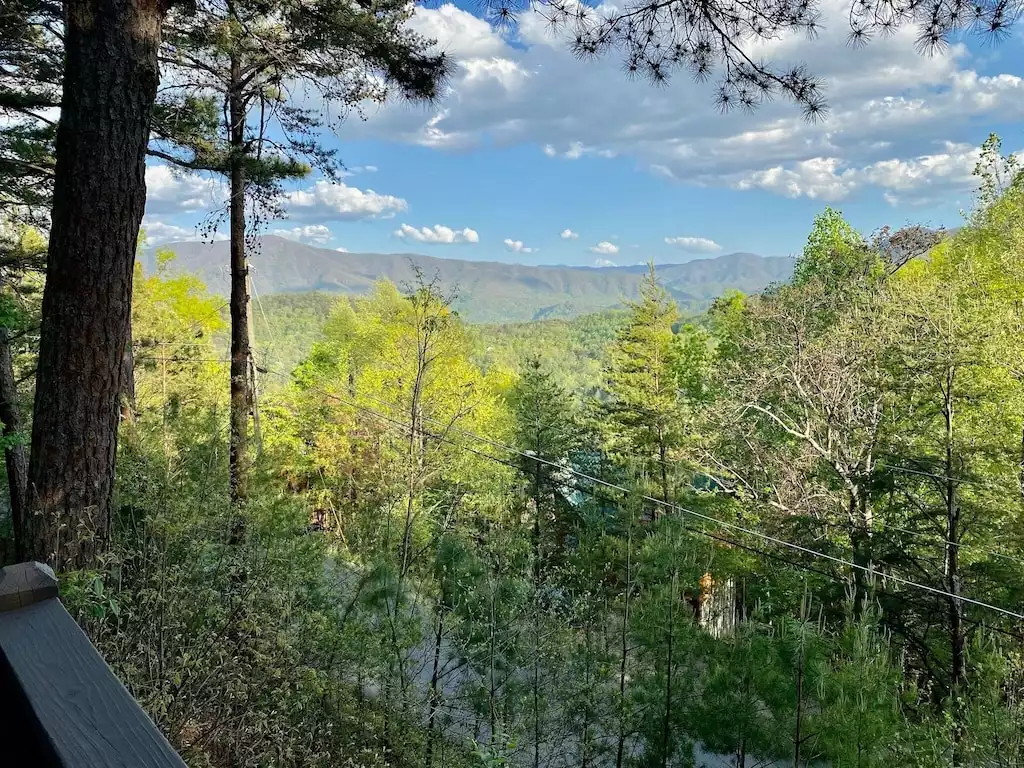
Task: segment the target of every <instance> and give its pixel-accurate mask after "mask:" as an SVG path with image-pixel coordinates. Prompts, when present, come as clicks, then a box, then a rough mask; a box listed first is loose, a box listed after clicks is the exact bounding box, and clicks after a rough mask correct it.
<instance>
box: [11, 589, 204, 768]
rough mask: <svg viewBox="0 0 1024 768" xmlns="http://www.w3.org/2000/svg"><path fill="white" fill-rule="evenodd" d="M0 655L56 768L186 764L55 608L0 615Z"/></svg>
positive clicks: (42, 605) (56, 604) (45, 605)
mask: <svg viewBox="0 0 1024 768" xmlns="http://www.w3.org/2000/svg"><path fill="white" fill-rule="evenodd" d="M0 652H2V654H3V656H4V657H5V660H6V662H7V664H8V665H9V667H10V669H11V670H12V672H13V674H14V676H15V678H16V679H17V681H18V684H19V686H20V687H21V689H22V690H23V691H24V694H25V698H26V700H27V701H28V704H29V706H30V707H31V708H32V710H33V712H34V714H35V716H36V719H37V720H38V722H39V724H40V726H41V727H42V729H43V730H44V731H45V733H46V735H47V737H48V738H49V740H50V742H51V744H52V746H53V751H54V753H55V754H56V755H57V757H58V758H59V760H60V761H61V764H62V765H63V766H66V767H67V768H72V767H73V768H120V767H121V766H124V768H128V766H132V768H165V767H166V768H182V767H183V766H184V765H185V763H184V762H183V761H182V759H181V758H180V757H179V756H178V755H177V754H176V753H175V751H174V750H173V749H172V748H171V745H170V744H169V743H168V742H167V739H165V738H164V736H163V734H161V733H160V731H159V730H158V729H157V727H156V726H155V725H154V724H153V721H152V720H150V719H149V716H148V715H146V713H145V712H144V711H143V710H142V708H141V707H140V706H139V704H138V702H136V701H135V699H133V698H132V696H131V695H130V694H129V693H128V691H127V690H126V689H125V687H124V686H123V685H122V684H121V681H120V680H118V679H117V677H116V676H115V675H114V673H113V672H112V671H111V670H110V667H108V666H107V664H106V662H104V661H103V659H102V658H101V657H100V655H99V653H98V652H97V651H96V649H95V648H94V647H93V646H92V643H90V642H89V639H88V638H87V637H86V636H85V634H84V633H83V632H82V630H81V629H80V628H79V626H78V624H76V623H75V620H74V619H72V618H71V616H70V615H69V614H68V612H67V611H66V610H65V609H64V606H63V605H61V604H60V601H58V600H56V599H49V600H44V601H43V602H37V603H34V604H32V605H29V606H27V607H24V608H19V609H17V610H9V611H4V612H0ZM0 762H2V760H0Z"/></svg>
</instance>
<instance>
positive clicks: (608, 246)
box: [590, 240, 619, 256]
mask: <svg viewBox="0 0 1024 768" xmlns="http://www.w3.org/2000/svg"><path fill="white" fill-rule="evenodd" d="M590 252H591V253H600V254H604V255H605V256H614V255H615V254H616V253H618V252H619V246H617V245H616V244H615V243H609V242H608V241H607V240H602V241H601V242H600V243H598V244H597V245H592V246H590Z"/></svg>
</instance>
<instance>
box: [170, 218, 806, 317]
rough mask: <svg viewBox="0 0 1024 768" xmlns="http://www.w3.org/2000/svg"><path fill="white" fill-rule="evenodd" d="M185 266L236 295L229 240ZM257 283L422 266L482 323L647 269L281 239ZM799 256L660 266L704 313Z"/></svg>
mask: <svg viewBox="0 0 1024 768" xmlns="http://www.w3.org/2000/svg"><path fill="white" fill-rule="evenodd" d="M167 248H169V249H170V250H173V251H174V252H175V253H176V254H177V259H176V261H175V265H176V267H175V268H176V269H178V270H181V271H188V272H195V273H198V274H199V275H200V276H202V278H203V279H204V280H205V281H206V283H207V285H209V286H210V288H211V290H213V291H215V292H218V293H227V291H228V280H227V264H228V244H227V243H226V242H223V241H221V242H215V243H195V242H183V243H172V244H170V245H168V246H167ZM250 263H251V264H252V275H253V285H254V286H255V289H256V292H257V293H260V294H264V295H266V294H271V293H302V292H307V291H324V292H329V293H354V294H362V293H366V292H368V291H369V290H370V289H371V288H372V287H373V284H374V283H375V282H376V281H377V280H380V279H381V278H387V279H388V280H391V281H392V282H394V283H396V284H398V285H403V284H408V283H410V282H412V281H413V280H415V272H414V268H413V264H415V265H416V267H418V268H419V269H421V270H422V272H423V274H424V275H425V277H426V278H427V279H430V278H432V277H434V276H436V277H437V278H438V280H439V281H440V283H441V285H442V286H444V287H445V288H449V289H450V288H452V287H456V286H457V287H458V299H457V300H456V302H455V303H456V306H457V308H458V309H459V311H460V312H462V314H463V315H464V316H465V317H466V318H467V319H468V320H470V321H473V322H512V321H525V320H538V319H544V318H554V317H573V316H576V315H580V314H584V313H586V312H594V311H598V310H601V309H606V308H609V307H614V306H617V305H619V304H621V303H622V301H623V299H633V298H636V296H637V289H638V287H639V285H640V280H641V279H642V277H643V273H644V271H645V270H646V267H644V266H642V265H639V266H628V267H570V266H526V265H523V264H507V263H503V262H493V261H462V260H459V259H439V258H434V257H431V256H422V255H419V254H411V253H342V252H339V251H334V250H330V249H327V248H315V247H313V246H310V245H304V244H302V243H297V242H294V241H292V240H286V239H284V238H280V237H275V236H271V235H268V236H265V237H261V238H260V239H259V242H258V243H257V244H256V247H254V248H253V249H251V251H250ZM792 269H793V260H792V259H789V258H778V257H763V256H757V255H755V254H752V253H730V254H726V255H723V256H718V257H716V258H713V259H697V260H694V261H689V262H686V263H684V264H666V265H659V266H658V274H659V276H660V277H661V278H662V280H663V281H664V283H665V286H666V287H667V288H668V289H669V291H671V292H672V294H673V296H674V297H675V298H676V300H677V301H678V302H679V303H680V304H681V305H683V306H684V308H688V309H694V310H699V309H703V308H705V307H706V306H707V305H708V304H709V303H710V301H711V300H712V299H714V298H715V297H716V296H719V295H721V293H722V292H723V291H725V290H728V289H738V290H741V291H744V292H747V293H749V292H753V291H759V290H761V289H762V288H764V287H765V286H766V285H768V284H769V283H771V282H775V281H779V280H785V279H787V278H788V277H789V276H790V274H791V272H792Z"/></svg>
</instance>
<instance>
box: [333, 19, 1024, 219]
mask: <svg viewBox="0 0 1024 768" xmlns="http://www.w3.org/2000/svg"><path fill="white" fill-rule="evenodd" d="M820 6H821V10H822V14H823V18H822V28H821V34H820V36H819V37H818V39H816V40H807V39H805V38H804V37H803V36H800V35H796V34H793V35H783V36H781V37H780V38H778V39H776V40H772V41H768V42H764V43H761V44H757V45H750V46H748V49H747V53H748V54H749V55H750V56H751V57H752V58H754V59H758V58H762V57H764V58H766V59H768V60H771V61H776V62H779V63H781V64H785V63H787V62H793V61H800V62H804V63H806V65H807V67H808V69H809V71H811V72H812V73H814V74H815V75H818V76H820V77H821V78H823V79H824V80H825V81H826V83H827V86H828V89H827V97H828V100H829V106H830V114H829V117H828V119H827V120H825V121H823V122H821V123H818V124H810V123H807V122H805V121H804V120H803V119H802V118H801V115H800V111H799V109H798V108H797V107H796V106H794V105H793V104H792V103H790V102H787V101H786V100H784V99H778V100H775V101H772V102H769V103H766V104H765V105H763V106H762V107H761V108H760V109H758V110H757V111H756V112H755V113H754V114H752V115H744V114H732V115H726V116H722V115H720V114H718V113H717V111H716V110H715V108H714V104H713V96H714V88H713V86H712V84H707V83H705V84H700V83H694V82H693V81H692V80H691V79H690V78H688V77H687V75H686V73H684V72H680V73H677V75H676V76H675V77H674V78H673V79H672V81H671V82H670V83H669V85H668V86H667V87H665V88H661V89H653V88H650V87H647V86H646V85H643V84H637V83H630V82H627V80H626V78H624V77H623V76H622V73H621V70H620V67H621V61H619V60H618V59H616V57H615V56H614V55H612V56H609V57H607V58H602V59H599V60H596V61H585V62H580V61H577V60H576V59H575V58H574V56H573V55H572V53H571V51H570V50H569V46H567V45H566V41H565V40H564V39H561V38H559V36H558V35H557V34H552V33H551V32H550V30H549V29H548V28H547V25H545V24H544V23H543V20H542V19H540V18H539V17H538V15H537V14H524V16H523V17H522V19H521V21H520V24H519V25H518V27H517V32H516V35H515V38H514V40H513V39H511V38H510V37H507V36H503V35H502V34H501V33H499V32H497V31H495V30H494V29H492V28H491V27H489V26H488V25H487V24H486V23H485V22H483V21H482V20H481V19H479V18H477V17H475V16H473V15H472V14H471V13H469V12H468V11H464V10H461V9H459V8H457V7H455V6H454V5H451V4H445V5H442V6H440V7H439V8H425V7H418V8H417V10H416V12H415V14H414V17H413V19H412V20H411V22H410V24H411V26H412V27H413V28H415V29H416V30H417V31H420V32H422V33H424V34H425V35H427V36H430V37H433V38H436V39H438V40H439V46H440V47H447V49H448V50H450V51H452V52H453V54H455V56H456V58H457V59H458V60H459V65H458V68H457V71H456V72H455V73H454V75H453V77H452V79H451V82H450V85H449V87H448V89H447V92H446V95H445V96H444V97H443V98H442V99H441V100H440V104H439V106H438V107H437V108H435V110H434V111H432V112H427V113H426V114H423V113H422V112H418V111H416V110H409V109H404V108H402V107H400V106H397V105H388V106H384V107H382V108H381V109H379V110H377V112H376V114H375V115H374V114H373V111H374V110H373V109H372V108H371V109H370V113H371V116H372V118H373V119H371V120H370V121H369V122H367V123H365V124H357V123H355V122H353V123H351V124H349V125H348V126H347V127H345V128H343V131H349V132H351V135H364V136H369V135H371V134H372V135H373V136H374V137H378V138H379V137H381V136H385V137H387V138H391V139H395V140H399V141H405V142H409V143H413V144H420V145H424V146H430V147H436V148H442V149H452V150H457V149H463V148H467V147H472V146H476V145H480V144H484V143H493V144H496V145H499V146H500V145H505V146H508V145H522V144H527V145H533V146H536V147H538V148H540V149H541V150H542V151H543V152H544V153H545V154H547V155H548V156H550V157H553V158H564V159H566V160H571V159H577V158H581V157H584V156H587V155H598V156H600V155H604V156H610V155H616V156H627V157H630V158H632V159H635V160H637V161H638V162H639V163H640V164H641V165H642V166H643V167H646V168H650V169H651V171H652V172H653V173H657V174H660V175H662V176H665V177H668V178H672V179H676V180H679V181H681V182H683V183H687V184H697V185H713V186H726V187H733V188H736V189H749V190H755V189H758V190H763V191H766V192H769V193H772V194H778V195H783V196H790V197H796V196H806V197H811V196H813V197H814V199H817V200H823V201H826V200H837V199H841V198H842V197H844V196H846V195H849V194H850V193H851V192H852V191H855V190H856V191H864V190H870V191H872V192H873V194H876V195H878V196H881V195H882V194H883V193H884V192H886V191H888V190H890V189H895V188H896V187H894V186H885V184H886V174H887V167H886V166H885V165H884V164H885V163H889V164H901V163H911V164H914V163H915V162H916V160H917V159H918V156H919V155H920V153H921V149H920V148H921V146H922V145H925V146H928V145H932V146H936V147H941V146H942V142H952V143H953V144H954V145H960V144H964V143H971V144H973V143H975V142H977V141H978V140H979V135H978V134H977V131H976V126H977V125H978V123H979V122H985V123H997V122H1015V121H1017V120H1019V119H1020V118H1021V117H1024V98H1022V96H1024V79H1022V78H1020V77H1018V76H1016V75H1013V74H1009V73H1005V72H1002V73H1000V72H998V70H996V71H995V73H982V72H979V71H977V70H978V68H980V67H981V66H983V65H984V66H987V67H989V68H990V69H992V68H995V67H996V66H1000V65H999V64H998V62H996V63H993V62H992V60H991V59H990V60H989V61H987V62H985V61H982V60H980V59H975V58H973V57H972V54H971V53H970V52H969V51H968V50H967V49H966V48H965V47H964V46H963V45H962V44H959V43H957V44H953V45H951V46H949V48H948V49H946V50H945V51H943V52H940V53H938V54H936V55H934V56H929V57H922V56H919V55H918V54H917V53H916V51H915V47H914V42H915V37H916V30H915V29H914V28H913V25H907V26H905V27H904V28H902V29H900V30H898V31H897V32H895V33H894V34H893V35H891V36H888V37H886V38H879V39H876V40H873V41H872V42H871V44H870V45H868V46H866V47H864V48H863V49H853V48H851V47H850V46H847V45H846V44H845V43H846V38H847V34H848V30H849V24H848V19H847V16H846V13H847V11H848V0H822V2H821V3H820ZM934 154H935V155H940V154H946V153H945V152H944V151H943V150H935V151H934ZM952 154H956V153H955V152H954V153H952ZM869 169H870V171H869ZM915 170H917V171H919V173H915ZM848 171H853V172H854V173H851V174H849V175H847V172H848ZM898 171H899V172H900V174H901V177H900V178H901V181H900V183H901V184H907V185H910V186H911V187H913V188H919V187H921V186H926V187H928V186H930V187H932V188H933V189H941V188H949V187H950V186H955V185H956V184H958V183H960V181H959V178H960V177H959V176H958V174H956V173H953V172H950V173H946V174H943V173H941V172H940V171H939V170H938V168H929V167H921V166H920V165H914V167H913V168H910V169H904V168H898ZM889 183H890V184H891V182H889ZM900 196H901V197H907V194H906V192H904V193H903V194H901V195H900Z"/></svg>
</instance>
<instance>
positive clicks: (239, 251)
mask: <svg viewBox="0 0 1024 768" xmlns="http://www.w3.org/2000/svg"><path fill="white" fill-rule="evenodd" d="M241 82H242V69H241V61H240V60H239V58H238V56H237V55H232V57H231V84H230V87H229V90H228V112H229V119H230V121H231V126H230V134H231V137H230V138H231V201H230V203H229V206H230V210H229V214H228V215H229V227H230V238H231V243H230V247H231V299H230V304H231V438H230V448H229V459H228V461H229V465H230V484H231V503H232V504H233V505H235V506H240V505H241V504H244V503H245V500H246V498H247V496H248V495H249V405H250V399H251V394H250V391H249V354H250V350H249V322H248V318H249V296H248V280H247V278H248V273H249V268H248V265H247V264H246V260H245V192H246V174H245V162H244V157H243V153H244V151H245V149H244V145H245V105H244V103H243V101H242V92H241ZM236 527H238V526H237V525H236ZM232 535H233V537H234V538H239V537H240V532H239V531H234V532H233V533H232Z"/></svg>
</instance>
